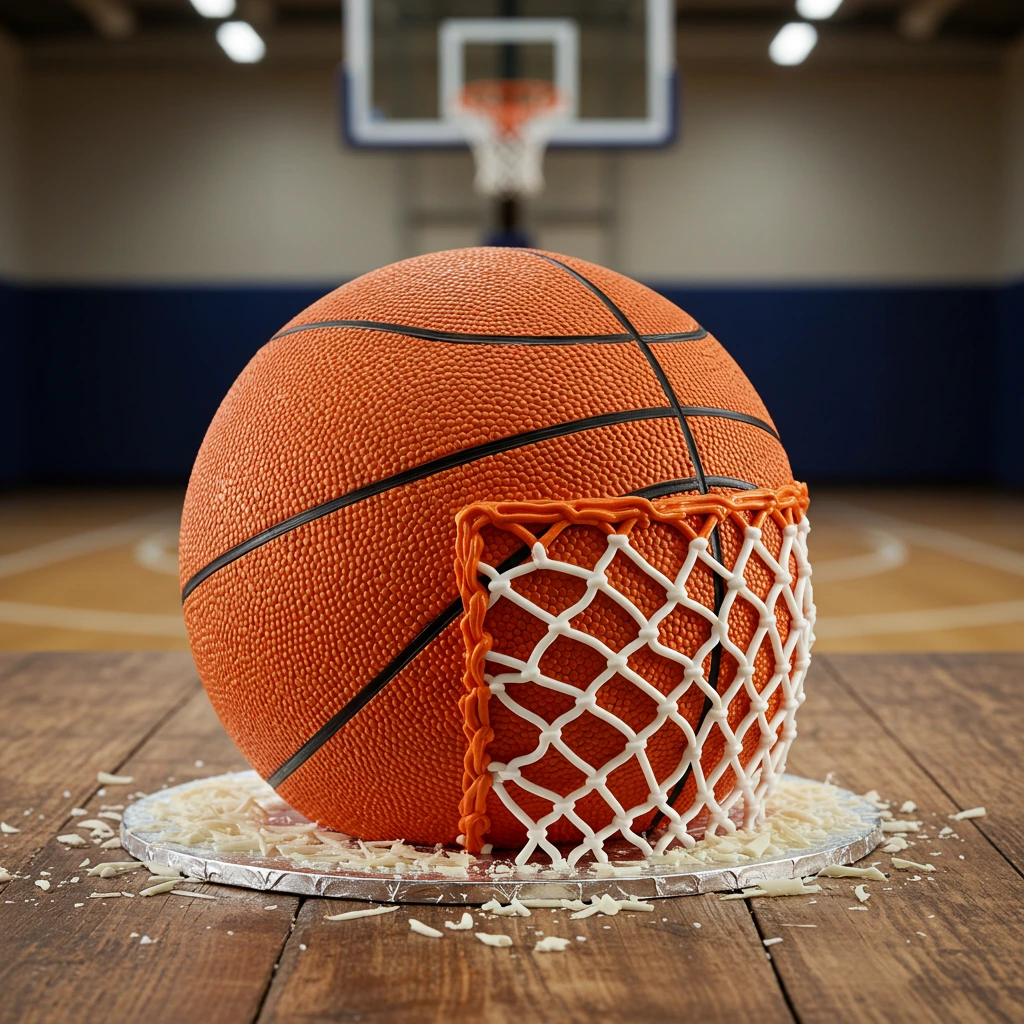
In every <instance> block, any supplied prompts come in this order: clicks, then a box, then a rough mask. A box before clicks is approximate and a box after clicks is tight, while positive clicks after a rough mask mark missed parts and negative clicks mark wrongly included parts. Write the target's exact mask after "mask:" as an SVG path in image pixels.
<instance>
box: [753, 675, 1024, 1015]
mask: <svg viewBox="0 0 1024 1024" xmlns="http://www.w3.org/2000/svg"><path fill="white" fill-rule="evenodd" d="M925 661H926V657H922V656H912V655H886V656H880V657H879V658H878V659H876V660H875V664H874V665H873V667H872V668H873V672H874V674H875V676H876V677H877V678H878V680H879V682H878V683H877V685H878V686H879V688H881V687H882V686H883V685H887V684H883V682H881V680H882V679H883V678H884V673H885V672H889V673H891V674H893V675H894V676H895V677H896V678H903V677H904V676H908V675H909V676H912V675H914V672H915V668H916V669H917V671H919V672H920V670H921V667H922V666H923V665H924V663H925ZM861 662H862V659H861V658H860V657H857V658H854V657H850V658H843V659H833V658H831V657H828V658H826V657H819V658H817V659H816V660H815V665H814V668H813V669H812V672H811V675H810V678H809V680H808V688H807V692H808V698H807V701H806V703H805V704H804V706H803V708H802V709H801V718H800V736H799V738H798V740H797V742H796V744H795V745H794V747H793V755H792V757H791V759H790V768H791V769H792V770H794V771H796V772H799V773H800V774H803V775H807V776H810V777H812V778H823V777H824V776H825V775H826V774H827V773H829V772H834V773H835V776H836V781H837V782H838V783H839V784H840V785H842V786H845V787H847V788H849V789H852V790H854V791H855V792H865V791H866V790H868V789H877V790H878V791H879V792H880V793H881V794H882V795H883V796H884V797H887V798H890V799H893V800H895V801H896V803H895V804H894V808H893V809H894V810H896V811H897V812H898V807H899V805H900V803H901V802H902V801H904V800H913V801H914V802H915V803H916V804H917V807H918V809H917V811H916V812H914V813H912V814H907V815H899V814H898V813H897V816H898V817H901V816H902V817H910V818H916V819H919V820H923V822H924V825H923V828H922V831H923V832H925V833H926V834H927V836H928V838H927V839H923V838H920V837H918V838H916V840H915V845H914V846H912V847H910V849H909V850H907V851H905V852H904V853H902V854H901V855H900V856H902V857H904V858H905V859H907V860H912V861H917V862H930V863H933V864H934V865H935V866H936V867H937V868H938V870H937V871H936V872H935V873H934V874H925V873H920V872H904V871H892V870H891V867H890V860H891V857H890V856H889V855H887V854H882V853H881V852H876V853H875V854H873V855H872V856H870V857H868V858H867V859H866V863H871V862H876V861H877V862H879V866H880V867H881V868H882V870H883V871H887V872H891V874H890V879H889V881H888V882H884V883H883V882H870V883H868V885H867V889H868V891H869V892H870V893H871V899H870V900H869V901H868V902H867V904H865V906H866V909H865V910H851V909H849V908H851V907H857V906H860V904H858V902H857V899H856V898H855V896H854V893H853V886H854V884H856V882H858V881H859V880H858V879H831V880H825V879H823V880H822V885H823V886H824V888H825V892H823V893H821V894H819V895H818V896H817V897H814V898H815V899H816V903H814V904H811V903H810V902H809V899H807V898H803V897H801V898H795V897H793V898H787V899H775V900H765V899H762V900H755V901H752V908H753V911H754V914H755V917H756V919H757V922H758V926H759V928H760V929H761V932H762V934H763V935H764V936H765V937H777V936H781V937H782V939H783V942H782V943H781V944H779V945H775V946H772V947H771V953H772V957H773V963H774V965H775V967H776V969H777V970H778V971H779V976H780V978H781V980H782V982H783V984H784V986H785V988H786V991H787V993H788V995H789V998H790V999H791V1001H792V1003H793V1006H794V1008H795V1009H796V1012H797V1015H798V1017H799V1018H800V1020H801V1021H807V1022H817V1021H821V1022H825V1021H835V1020H837V1019H851V1018H852V1019H856V1020H858V1021H861V1020H863V1021H879V1022H886V1024H890V1022H892V1021H936V1022H939V1021H942V1022H948V1021H951V1020H955V1021H958V1022H967V1021H1009V1020H1017V1019H1020V1012H1021V1009H1020V1008H1021V1006H1022V1005H1024V968H1022V965H1021V954H1022V951H1024V944H1022V941H1021V932H1020V923H1019V922H1020V907H1021V905H1022V903H1024V880H1022V879H1021V877H1020V876H1019V875H1018V874H1017V873H1016V872H1015V871H1014V870H1013V868H1012V867H1011V866H1010V865H1009V864H1008V863H1007V862H1006V860H1005V859H1004V858H1003V857H1002V856H1001V855H1000V853H999V852H998V851H997V850H996V849H995V848H993V846H992V845H991V844H990V843H988V842H987V841H986V840H985V839H984V838H983V837H982V836H981V835H980V834H979V833H978V832H977V831H976V830H975V829H973V828H971V827H969V823H967V822H958V823H955V824H956V825H957V831H958V833H959V835H960V836H962V837H963V842H961V841H960V840H959V839H954V838H946V839H941V840H940V839H937V838H936V836H937V833H938V831H939V829H941V828H942V827H943V826H945V825H948V824H950V822H949V821H948V819H947V815H948V814H949V813H951V812H952V811H955V810H956V809H957V808H956V805H955V803H954V802H953V801H952V800H951V799H950V798H949V796H948V795H947V794H946V793H944V792H943V791H942V789H941V788H940V787H939V786H938V785H937V784H936V783H935V781H934V780H933V779H932V778H931V777H929V775H928V774H927V773H926V772H925V771H924V770H923V769H922V768H921V766H920V765H919V764H918V763H917V762H916V761H915V760H914V759H913V758H912V757H911V756H910V755H909V754H908V753H907V752H906V750H904V749H903V748H902V747H901V746H900V744H899V743H897V742H896V740H895V739H894V738H893V736H892V734H891V733H890V732H889V731H887V728H886V727H885V726H884V725H883V722H886V721H887V720H888V718H889V705H888V704H887V703H883V702H882V701H881V700H879V701H878V702H877V703H875V704H872V705H871V711H868V710H867V709H866V708H865V707H864V705H863V704H861V703H860V702H859V701H858V700H857V699H855V697H854V696H853V693H852V691H853V690H854V689H855V688H856V689H857V690H858V691H860V688H861V685H862V684H861V683H859V682H858V681H857V679H856V678H850V677H848V676H847V675H846V673H847V671H848V670H849V667H850V665H851V664H852V665H854V666H860V664H861ZM884 666H888V668H885V667H884ZM892 681H893V682H895V679H893V680H892ZM930 706H931V707H934V704H932V705H930ZM989 727H991V728H995V727H997V723H996V722H995V721H992V722H990V725H989ZM965 826H967V827H965ZM911 838H914V837H913V836H911ZM961 856H963V858H964V859H963V860H960V857H961ZM915 876H919V877H920V880H919V881H912V880H911V879H913V878H914V877H915ZM887 890H888V891H887ZM794 924H814V925H816V927H815V928H807V929H804V928H793V927H784V925H794ZM919 933H923V934H919Z"/></svg>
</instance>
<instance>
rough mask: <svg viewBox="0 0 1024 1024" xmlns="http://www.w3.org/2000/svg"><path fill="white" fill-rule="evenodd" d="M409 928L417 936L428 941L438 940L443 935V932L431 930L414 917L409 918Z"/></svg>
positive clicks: (427, 925)
mask: <svg viewBox="0 0 1024 1024" xmlns="http://www.w3.org/2000/svg"><path fill="white" fill-rule="evenodd" d="M409 927H410V928H411V929H412V930H413V931H414V932H415V933H416V934H417V935H424V936H426V937H427V938H428V939H440V938H441V937H442V936H443V935H444V932H439V931H438V930H437V929H436V928H431V927H430V925H429V924H424V923H423V922H422V921H417V920H416V918H415V917H410V918H409Z"/></svg>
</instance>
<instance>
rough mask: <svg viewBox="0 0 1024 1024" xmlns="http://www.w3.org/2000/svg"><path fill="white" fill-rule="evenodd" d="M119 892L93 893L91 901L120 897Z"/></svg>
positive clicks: (90, 896)
mask: <svg viewBox="0 0 1024 1024" xmlns="http://www.w3.org/2000/svg"><path fill="white" fill-rule="evenodd" d="M120 895H121V894H120V893H119V892H91V893H89V899H91V900H105V899H109V898H110V897H112V896H120Z"/></svg>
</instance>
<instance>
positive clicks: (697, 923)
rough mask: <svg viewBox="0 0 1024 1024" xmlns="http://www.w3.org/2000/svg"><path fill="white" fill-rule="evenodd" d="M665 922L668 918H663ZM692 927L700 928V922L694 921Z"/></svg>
mask: <svg viewBox="0 0 1024 1024" xmlns="http://www.w3.org/2000/svg"><path fill="white" fill-rule="evenodd" d="M665 920H666V921H667V920H668V918H665ZM693 927H694V928H699V927H700V921H694V922H693Z"/></svg>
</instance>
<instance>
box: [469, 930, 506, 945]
mask: <svg viewBox="0 0 1024 1024" xmlns="http://www.w3.org/2000/svg"><path fill="white" fill-rule="evenodd" d="M473 934H474V935H475V936H476V937H477V938H478V939H479V940H480V941H481V942H482V943H483V944H484V945H485V946H499V947H505V946H511V945H512V938H511V936H509V935H494V934H492V933H491V932H474V933H473Z"/></svg>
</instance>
